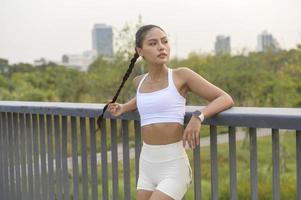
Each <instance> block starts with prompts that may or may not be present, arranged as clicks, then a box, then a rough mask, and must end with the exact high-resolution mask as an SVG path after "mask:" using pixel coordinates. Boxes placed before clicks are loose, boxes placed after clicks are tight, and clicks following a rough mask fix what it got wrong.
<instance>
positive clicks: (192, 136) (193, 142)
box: [191, 133, 195, 149]
mask: <svg viewBox="0 0 301 200" xmlns="http://www.w3.org/2000/svg"><path fill="white" fill-rule="evenodd" d="M191 146H192V148H193V149H194V147H195V133H191Z"/></svg>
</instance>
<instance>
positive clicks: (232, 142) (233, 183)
mask: <svg viewBox="0 0 301 200" xmlns="http://www.w3.org/2000/svg"><path fill="white" fill-rule="evenodd" d="M235 132H236V130H235V127H229V171H230V194H231V200H237V177H236V174H237V171H236V135H235Z"/></svg>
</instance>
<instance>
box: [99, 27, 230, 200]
mask: <svg viewBox="0 0 301 200" xmlns="http://www.w3.org/2000/svg"><path fill="white" fill-rule="evenodd" d="M135 50H136V53H135V55H134V57H133V58H132V60H131V64H130V66H129V69H128V71H127V73H126V74H125V76H124V78H123V82H122V84H121V86H120V88H119V89H118V91H117V93H116V95H115V96H114V98H113V100H112V102H111V103H109V104H107V105H106V106H105V108H104V111H105V110H106V108H108V110H109V112H111V114H112V115H114V116H119V115H121V114H122V113H125V112H129V111H132V110H135V109H137V108H138V111H139V114H140V118H141V129H142V137H143V146H142V149H141V155H140V163H139V178H138V183H137V199H138V200H146V199H147V200H149V199H150V200H171V199H176V200H178V199H182V198H183V196H184V195H185V193H186V191H187V189H188V187H189V185H190V184H191V179H192V177H191V168H190V164H189V160H188V157H187V154H186V152H185V148H184V147H185V145H186V144H188V145H189V147H190V148H195V147H196V145H199V132H200V128H201V124H202V122H203V120H204V119H205V118H208V117H210V116H212V115H215V114H217V113H219V112H221V111H223V110H226V109H228V108H230V107H232V106H233V100H232V98H231V97H230V96H229V95H228V94H227V93H225V92H224V91H223V90H221V89H220V88H218V87H216V86H214V85H213V84H211V83H209V82H208V81H206V80H205V79H204V78H202V77H201V76H200V75H199V74H197V73H195V72H194V71H192V70H190V69H189V68H186V67H180V68H177V69H171V68H169V67H168V66H167V62H168V60H169V56H170V46H169V41H168V38H167V36H166V33H165V32H164V31H163V29H161V28H160V27H158V26H155V25H146V26H142V27H141V28H140V29H139V30H138V31H137V33H136V48H135ZM139 56H141V57H142V58H143V59H144V60H145V62H146V64H147V68H148V73H146V74H143V75H140V76H137V77H135V78H134V85H135V88H136V90H137V92H136V96H135V97H134V98H133V99H131V100H130V101H128V102H127V103H124V104H120V103H115V100H116V98H117V96H118V94H119V92H120V90H121V88H122V87H123V84H124V82H125V81H126V80H127V78H128V77H129V75H130V73H131V71H132V69H133V67H134V64H135V62H136V60H137V59H138V58H139ZM189 91H192V92H193V93H194V94H196V95H199V96H200V97H202V98H204V99H206V100H208V101H210V103H209V104H208V106H206V107H205V108H204V109H202V110H201V111H198V110H197V111H195V112H194V113H193V116H192V117H191V119H190V121H189V123H188V124H187V126H186V127H185V130H184V127H183V122H184V115H185V103H186V100H185V97H186V95H187V93H188V92H189Z"/></svg>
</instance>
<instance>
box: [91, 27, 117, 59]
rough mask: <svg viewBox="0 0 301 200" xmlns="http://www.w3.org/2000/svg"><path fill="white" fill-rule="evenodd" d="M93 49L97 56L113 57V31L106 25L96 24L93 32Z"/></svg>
mask: <svg viewBox="0 0 301 200" xmlns="http://www.w3.org/2000/svg"><path fill="white" fill-rule="evenodd" d="M92 49H93V50H94V51H95V52H96V53H97V56H105V57H111V56H113V29H112V27H111V26H107V25H105V24H95V25H94V27H93V30H92Z"/></svg>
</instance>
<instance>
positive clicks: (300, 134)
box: [296, 130, 301, 200]
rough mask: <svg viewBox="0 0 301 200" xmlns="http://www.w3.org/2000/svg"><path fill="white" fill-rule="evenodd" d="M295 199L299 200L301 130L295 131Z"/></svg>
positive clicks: (300, 192)
mask: <svg viewBox="0 0 301 200" xmlns="http://www.w3.org/2000/svg"><path fill="white" fill-rule="evenodd" d="M296 157H297V161H296V165H297V166H296V169H297V176H296V177H297V181H296V184H297V185H296V186H297V187H296V188H297V200H301V187H300V186H301V130H297V131H296Z"/></svg>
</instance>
